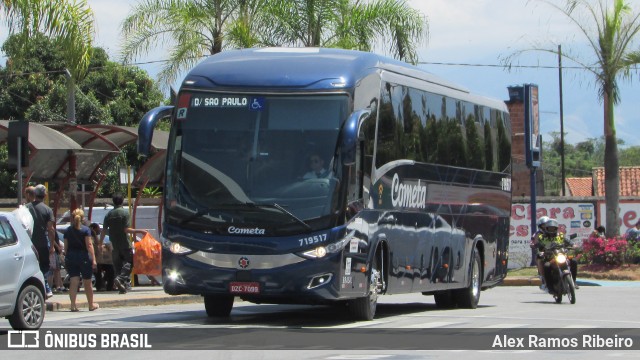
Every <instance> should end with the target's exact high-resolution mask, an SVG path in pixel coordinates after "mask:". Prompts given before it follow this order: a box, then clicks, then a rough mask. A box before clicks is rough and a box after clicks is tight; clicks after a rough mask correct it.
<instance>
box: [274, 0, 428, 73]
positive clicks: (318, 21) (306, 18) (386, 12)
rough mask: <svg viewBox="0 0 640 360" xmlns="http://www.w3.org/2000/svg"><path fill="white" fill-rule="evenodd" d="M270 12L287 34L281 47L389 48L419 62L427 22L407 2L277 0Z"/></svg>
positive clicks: (284, 33)
mask: <svg viewBox="0 0 640 360" xmlns="http://www.w3.org/2000/svg"><path fill="white" fill-rule="evenodd" d="M273 3H274V4H275V6H271V7H268V8H267V11H268V12H269V13H270V15H271V18H272V19H274V21H275V24H274V26H275V28H276V29H279V31H280V32H281V34H280V36H281V37H282V39H283V42H282V43H281V45H287V46H304V47H320V46H322V47H338V48H344V49H357V50H362V51H371V50H372V49H373V48H374V47H375V44H376V42H377V41H381V42H383V43H386V44H389V49H388V50H387V51H388V52H389V53H391V54H392V55H393V56H394V57H396V58H398V59H400V60H404V61H408V62H412V63H416V62H417V60H418V57H417V54H416V47H417V44H418V43H420V42H421V41H422V40H423V38H424V39H426V37H427V35H428V25H427V21H426V19H425V17H424V15H422V14H421V13H420V12H419V11H417V10H415V9H413V8H411V7H410V6H409V5H408V4H407V2H406V1H405V0H373V1H366V2H364V1H357V0H356V1H354V0H326V1H309V0H276V1H273Z"/></svg>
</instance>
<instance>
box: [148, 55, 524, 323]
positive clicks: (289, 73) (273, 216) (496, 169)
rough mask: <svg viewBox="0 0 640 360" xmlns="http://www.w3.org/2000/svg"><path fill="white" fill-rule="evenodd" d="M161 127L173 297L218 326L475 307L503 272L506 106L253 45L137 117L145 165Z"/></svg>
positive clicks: (197, 74)
mask: <svg viewBox="0 0 640 360" xmlns="http://www.w3.org/2000/svg"><path fill="white" fill-rule="evenodd" d="M168 117H170V119H171V131H170V137H169V144H168V147H167V154H166V170H165V172H166V173H165V184H164V193H163V196H164V201H163V211H164V214H163V215H164V220H163V226H162V235H161V242H162V245H163V252H162V256H163V258H162V264H163V265H162V267H163V286H164V291H165V292H166V293H168V294H174V295H178V294H200V295H202V296H203V297H204V307H205V310H206V313H207V315H208V316H215V317H225V316H229V315H230V312H231V310H232V307H233V303H234V299H236V298H239V299H242V300H244V301H250V302H254V303H270V304H285V303H286V304H319V305H326V304H330V305H336V306H341V307H345V308H347V309H348V312H349V313H351V314H352V316H353V318H354V319H357V320H371V319H373V318H374V316H375V312H376V304H377V301H378V297H379V296H380V295H383V294H399V293H421V294H424V295H433V296H434V298H435V303H436V305H437V306H438V307H441V308H450V307H456V306H458V307H464V308H475V307H476V306H477V305H478V301H479V299H480V291H481V290H484V289H488V288H491V287H494V286H496V285H498V284H499V283H500V282H501V281H502V280H503V279H504V277H505V275H506V270H507V260H508V247H507V246H508V237H509V218H510V211H511V130H510V119H509V114H508V110H507V107H506V104H505V103H504V102H503V101H499V100H492V99H489V98H486V97H482V96H478V95H475V94H472V93H470V92H469V91H468V90H466V89H464V88H462V87H459V86H457V85H454V84H451V83H449V82H446V81H443V80H441V79H439V78H437V77H436V76H434V75H432V74H430V73H428V72H426V71H424V70H421V69H420V68H419V67H415V66H412V65H409V64H406V63H403V62H401V61H397V60H393V59H389V58H385V57H383V56H379V55H376V54H373V53H368V52H360V51H351V50H340V49H325V48H258V49H243V50H234V51H224V52H222V53H219V54H216V55H213V56H211V57H209V58H207V59H206V60H203V61H202V62H201V63H200V64H198V65H196V66H195V67H194V68H193V69H192V70H191V71H190V72H189V73H188V75H187V76H186V77H185V79H184V80H183V82H182V85H181V87H180V90H179V92H178V95H177V98H176V102H175V106H162V107H158V108H156V109H153V110H151V111H149V112H148V113H147V114H146V115H145V116H144V118H143V119H142V121H141V123H140V125H139V130H138V132H139V139H138V152H139V153H140V154H143V155H145V154H149V151H150V143H151V138H152V136H153V128H154V126H155V124H156V123H157V121H158V120H159V119H163V118H168ZM311 160H313V161H315V162H318V163H320V164H321V166H318V165H317V164H315V167H316V168H320V169H317V170H321V171H320V172H319V173H316V174H315V176H307V175H308V173H309V172H310V169H311V168H312V167H313V166H314V164H313V163H312V162H310V161H311Z"/></svg>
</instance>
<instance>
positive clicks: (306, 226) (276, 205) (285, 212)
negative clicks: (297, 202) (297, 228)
mask: <svg viewBox="0 0 640 360" xmlns="http://www.w3.org/2000/svg"><path fill="white" fill-rule="evenodd" d="M245 205H248V206H252V207H265V208H272V209H278V210H280V211H281V212H282V213H283V214H286V215H288V216H289V217H290V218H292V219H293V220H295V221H296V222H297V223H298V224H300V225H302V226H304V227H305V229H307V231H311V230H313V229H312V228H311V226H310V225H309V224H307V223H306V222H304V221H303V220H301V219H300V218H298V217H297V216H295V215H293V214H292V213H291V212H290V211H289V210H287V209H285V208H284V207H282V205H279V204H277V203H273V204H260V203H254V202H246V203H245Z"/></svg>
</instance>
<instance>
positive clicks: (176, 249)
mask: <svg viewBox="0 0 640 360" xmlns="http://www.w3.org/2000/svg"><path fill="white" fill-rule="evenodd" d="M160 239H161V240H162V247H164V248H165V249H167V250H169V251H171V252H172V253H173V254H176V255H182V254H186V253H190V252H193V250H191V249H189V248H188V247H186V246H182V245H180V243H177V242H173V241H171V240H169V239H167V238H164V237H161V238H160Z"/></svg>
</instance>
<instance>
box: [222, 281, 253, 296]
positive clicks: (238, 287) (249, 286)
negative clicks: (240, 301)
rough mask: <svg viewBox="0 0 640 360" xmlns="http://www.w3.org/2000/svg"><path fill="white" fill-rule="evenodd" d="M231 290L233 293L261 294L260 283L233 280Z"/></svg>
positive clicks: (230, 284)
mask: <svg viewBox="0 0 640 360" xmlns="http://www.w3.org/2000/svg"><path fill="white" fill-rule="evenodd" d="M229 292H230V293H232V294H260V283H258V282H232V283H229Z"/></svg>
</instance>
